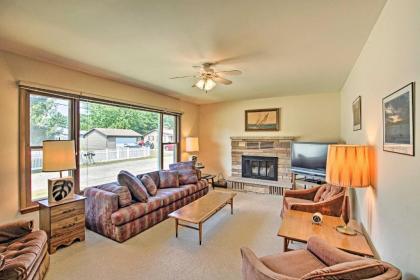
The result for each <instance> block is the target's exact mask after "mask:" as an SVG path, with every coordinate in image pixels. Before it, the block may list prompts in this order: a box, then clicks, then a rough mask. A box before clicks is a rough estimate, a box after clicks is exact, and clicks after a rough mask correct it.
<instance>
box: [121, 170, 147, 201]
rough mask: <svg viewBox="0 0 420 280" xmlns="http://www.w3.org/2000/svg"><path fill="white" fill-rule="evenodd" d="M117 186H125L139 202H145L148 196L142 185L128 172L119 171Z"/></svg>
mask: <svg viewBox="0 0 420 280" xmlns="http://www.w3.org/2000/svg"><path fill="white" fill-rule="evenodd" d="M118 184H120V185H121V186H127V187H128V189H129V190H130V192H131V194H132V195H133V197H134V198H135V199H136V200H138V201H140V202H147V200H148V199H149V195H148V194H147V190H146V188H145V187H144V185H143V183H142V182H141V181H140V180H139V179H138V178H137V177H136V176H134V175H133V174H131V173H130V172H128V171H124V170H121V171H120V173H119V174H118Z"/></svg>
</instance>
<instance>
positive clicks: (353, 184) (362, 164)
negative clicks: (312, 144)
mask: <svg viewBox="0 0 420 280" xmlns="http://www.w3.org/2000/svg"><path fill="white" fill-rule="evenodd" d="M326 181H327V183H329V184H331V185H334V186H340V187H350V188H364V187H368V186H369V185H370V171H369V151H368V147H367V146H363V145H329V146H328V158H327V175H326Z"/></svg>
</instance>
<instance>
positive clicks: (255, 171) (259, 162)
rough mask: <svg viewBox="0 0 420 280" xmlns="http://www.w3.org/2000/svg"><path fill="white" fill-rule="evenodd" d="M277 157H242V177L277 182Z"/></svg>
mask: <svg viewBox="0 0 420 280" xmlns="http://www.w3.org/2000/svg"><path fill="white" fill-rule="evenodd" d="M277 164H278V158H277V157H261V156H242V177H245V178H255V179H264V180H273V181H277Z"/></svg>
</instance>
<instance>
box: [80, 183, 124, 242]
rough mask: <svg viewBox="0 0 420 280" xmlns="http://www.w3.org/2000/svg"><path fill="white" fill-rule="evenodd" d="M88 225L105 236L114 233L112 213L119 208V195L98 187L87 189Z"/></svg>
mask: <svg viewBox="0 0 420 280" xmlns="http://www.w3.org/2000/svg"><path fill="white" fill-rule="evenodd" d="M84 194H85V196H86V202H85V204H86V214H85V215H86V227H87V228H88V229H90V230H93V231H96V232H98V233H100V234H103V235H105V236H111V235H112V234H113V226H112V222H111V214H112V213H114V212H115V211H117V210H118V195H117V194H115V193H112V192H108V191H104V190H100V189H97V188H88V189H86V190H85V193H84Z"/></svg>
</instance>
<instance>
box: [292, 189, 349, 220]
mask: <svg viewBox="0 0 420 280" xmlns="http://www.w3.org/2000/svg"><path fill="white" fill-rule="evenodd" d="M343 199H344V193H340V194H338V195H335V196H333V197H332V198H330V199H328V200H324V201H322V202H316V203H310V204H309V203H307V204H299V203H292V204H291V205H290V209H291V210H297V211H304V212H310V213H315V212H320V213H321V214H323V215H328V216H336V217H339V216H340V215H341V210H342V207H343Z"/></svg>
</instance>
